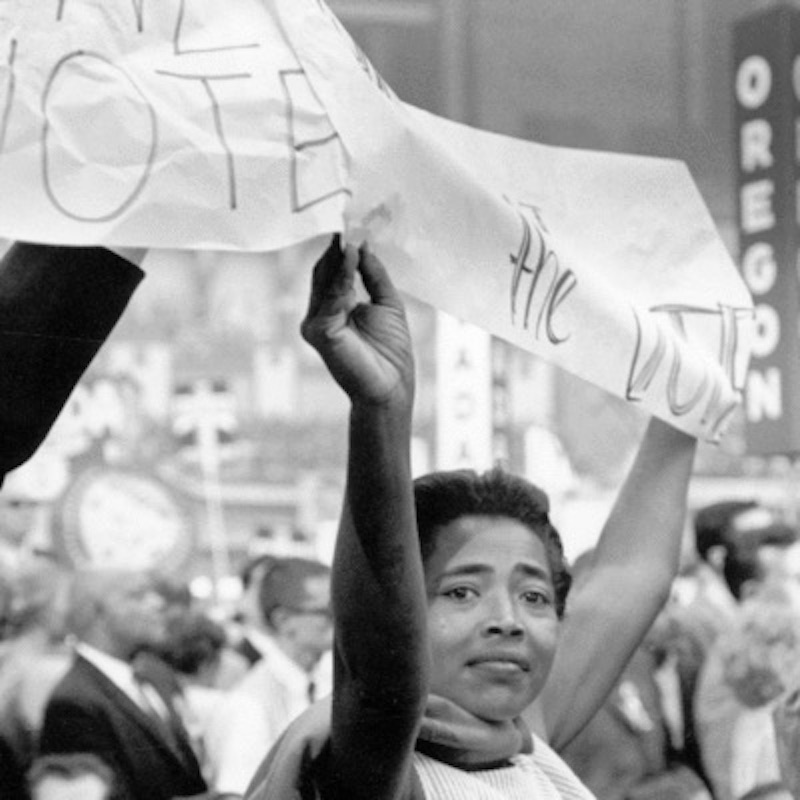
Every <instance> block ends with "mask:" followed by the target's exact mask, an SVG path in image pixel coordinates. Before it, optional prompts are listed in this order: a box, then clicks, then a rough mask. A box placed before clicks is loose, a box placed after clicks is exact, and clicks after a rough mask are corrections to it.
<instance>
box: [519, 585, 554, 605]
mask: <svg viewBox="0 0 800 800" xmlns="http://www.w3.org/2000/svg"><path fill="white" fill-rule="evenodd" d="M522 599H523V600H524V601H525V602H526V603H527V604H528V605H532V606H549V605H551V604H552V601H551V599H550V595H548V594H546V593H545V592H542V591H539V590H538V589H529V590H528V591H527V592H523V594H522Z"/></svg>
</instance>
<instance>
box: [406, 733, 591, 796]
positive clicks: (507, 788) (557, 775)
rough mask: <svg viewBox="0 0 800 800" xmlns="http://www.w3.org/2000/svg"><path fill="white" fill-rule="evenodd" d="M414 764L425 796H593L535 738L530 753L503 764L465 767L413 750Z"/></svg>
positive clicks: (555, 756)
mask: <svg viewBox="0 0 800 800" xmlns="http://www.w3.org/2000/svg"><path fill="white" fill-rule="evenodd" d="M414 768H415V770H416V772H417V775H418V776H419V778H420V781H421V783H422V787H423V790H424V792H425V798H426V800H531V798H536V800H594V795H593V794H592V793H591V792H590V791H589V790H588V789H587V788H586V787H585V786H584V785H583V784H582V783H581V782H580V780H579V779H578V778H577V777H576V776H575V774H574V773H573V772H572V771H571V770H570V769H569V767H568V766H567V765H566V764H565V763H564V762H563V761H562V760H561V758H559V756H558V755H556V753H555V752H554V751H553V750H551V749H550V747H548V746H547V744H545V742H544V741H542V740H541V739H539V738H535V743H534V748H533V753H532V754H531V755H524V754H520V755H518V756H514V758H512V759H511V762H510V763H509V766H507V767H499V768H494V769H484V770H470V771H466V770H463V769H458V768H457V767H451V766H449V765H448V764H445V763H444V762H442V761H438V760H436V759H433V758H429V757H428V756H425V755H423V754H422V753H415V754H414Z"/></svg>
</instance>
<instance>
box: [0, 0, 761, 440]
mask: <svg viewBox="0 0 800 800" xmlns="http://www.w3.org/2000/svg"><path fill="white" fill-rule="evenodd" d="M0 186H14V187H15V189H14V191H13V192H3V193H0V236H7V237H9V238H27V239H33V240H39V241H53V242H64V243H76V244H77V243H101V244H108V245H118V246H139V247H150V248H187V249H189V248H191V249H210V250H220V251H226V250H244V251H252V252H253V253H254V255H253V258H258V259H260V260H263V261H264V262H265V265H266V264H267V262H268V261H269V259H270V256H269V255H268V254H264V252H263V251H275V250H278V249H281V248H285V247H288V246H290V245H298V246H299V249H298V251H297V252H298V254H299V255H298V262H299V263H304V262H311V261H313V259H314V258H315V257H316V256H317V255H318V253H319V252H320V250H321V247H322V246H323V242H324V240H325V238H326V237H325V236H323V235H324V234H328V233H330V232H332V231H334V230H344V231H345V232H346V235H347V237H348V238H349V239H351V240H354V241H361V240H364V239H368V240H369V241H370V242H371V244H372V246H373V248H374V250H375V251H376V252H377V254H378V255H379V256H380V257H381V258H382V259H383V260H384V261H385V262H386V263H387V265H388V266H389V268H390V269H391V270H392V274H393V275H394V276H395V280H396V281H397V283H398V284H399V285H400V286H401V288H403V289H404V290H405V291H407V292H409V293H412V294H414V295H416V296H417V297H419V298H421V299H422V300H425V301H428V302H430V303H432V304H433V305H435V306H437V307H439V308H441V309H442V310H444V311H447V312H449V313H450V314H452V315H454V316H456V317H458V318H460V319H462V320H465V321H468V322H472V323H474V324H478V325H480V326H481V327H483V328H484V329H485V330H487V331H489V332H491V333H492V334H494V335H497V336H499V337H502V338H504V339H506V340H508V341H510V342H513V343H514V344H517V345H519V346H521V347H524V348H526V349H528V350H531V351H532V352H535V353H537V354H538V355H540V356H542V357H544V358H546V359H548V360H550V361H552V362H553V363H555V364H557V365H559V366H561V367H563V368H564V369H567V370H570V371H572V372H574V373H575V374H577V375H579V376H581V377H583V378H585V379H587V380H590V381H592V382H594V383H596V384H597V385H599V386H601V387H603V388H605V389H607V390H608V391H610V392H612V393H614V394H616V395H619V396H622V397H625V398H627V399H628V400H630V401H631V402H635V403H640V404H641V405H642V406H643V407H645V408H646V409H648V410H649V411H650V412H652V413H654V414H657V415H658V416H661V417H662V418H664V419H666V420H667V421H669V422H671V423H673V424H675V425H676V426H678V427H680V428H682V429H684V430H686V431H688V432H690V433H692V434H694V435H698V436H702V437H704V438H706V439H709V440H712V441H713V440H717V439H718V438H719V437H720V436H721V434H722V432H723V430H724V428H725V425H726V422H727V421H728V419H729V418H730V415H731V413H732V411H733V410H734V409H735V407H736V405H737V403H738V402H739V399H740V396H741V390H742V386H743V383H744V380H745V375H746V370H747V361H748V357H749V352H750V348H749V343H750V339H751V336H752V315H753V311H752V301H751V299H750V296H749V294H748V292H747V289H746V288H745V286H744V284H743V282H742V281H741V280H740V278H739V276H738V273H737V271H736V268H735V266H734V265H733V263H732V261H731V259H730V258H729V256H728V254H727V253H726V251H725V249H724V246H723V245H722V243H721V241H720V238H719V236H718V235H717V233H716V231H715V229H714V225H713V222H712V220H711V218H710V216H709V214H708V211H707V210H706V208H705V206H704V204H703V202H702V199H701V198H700V196H699V194H698V192H697V190H696V188H695V186H694V184H693V182H692V180H691V177H690V176H689V173H688V171H687V170H686V167H685V166H684V165H683V164H681V163H679V162H675V161H666V160H660V159H648V158H641V157H632V156H622V155H611V154H605V153H594V152H589V151H576V150H569V149H564V148H553V147H545V146H542V145H537V144H534V143H531V142H524V141H520V140H515V139H511V138H508V137H502V136H498V135H495V134H489V133H486V132H482V131H477V130H474V129H471V128H468V127H466V126H462V125H457V124H455V123H452V122H449V121H447V120H444V119H441V118H438V117H435V116H433V115H430V114H426V113H425V112H422V111H420V110H418V109H415V108H413V107H411V106H408V105H407V104H404V103H402V102H401V101H400V100H399V99H398V98H397V97H396V96H395V95H394V93H393V92H392V90H391V89H390V88H389V87H388V86H387V85H386V83H385V81H383V80H382V78H381V76H380V75H379V74H378V73H377V71H376V70H375V69H374V68H373V67H372V65H371V64H370V63H369V61H368V60H367V59H366V58H365V57H364V55H363V54H362V53H361V52H360V50H359V49H358V47H357V46H356V45H355V44H354V42H353V41H352V40H351V39H350V37H349V36H348V34H347V33H346V32H345V30H344V29H343V28H342V26H341V25H340V24H339V22H338V20H337V19H336V18H335V16H334V15H333V14H332V13H331V12H330V10H329V9H328V8H327V6H325V4H324V3H323V2H322V0H260V1H259V0H236V2H232V1H231V0H225V1H224V2H223V0H193V2H191V3H188V2H186V0H171V2H162V3H146V2H145V0H127V2H125V1H123V0H60V2H52V3H46V2H42V0H36V1H35V2H34V0H0ZM256 254H258V255H256ZM223 260H224V259H223Z"/></svg>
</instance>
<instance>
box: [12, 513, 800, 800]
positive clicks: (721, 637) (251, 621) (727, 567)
mask: <svg viewBox="0 0 800 800" xmlns="http://www.w3.org/2000/svg"><path fill="white" fill-rule="evenodd" d="M689 522H690V524H689V525H687V533H688V542H689V544H690V546H689V547H687V548H685V550H686V554H687V555H686V558H685V559H684V564H683V567H682V569H681V572H680V575H679V577H678V578H677V579H676V581H675V583H674V588H673V592H672V596H671V598H670V600H669V601H668V603H667V604H666V606H665V607H664V609H663V611H662V613H661V615H660V616H659V618H658V619H657V621H656V623H655V624H654V626H653V628H652V630H651V631H650V634H649V636H648V637H647V639H646V641H645V642H644V643H643V645H642V646H641V647H640V648H639V649H638V650H637V651H636V652H635V653H634V655H633V657H632V658H631V660H630V662H629V664H628V666H627V668H626V670H625V672H624V674H623V675H622V677H621V679H620V680H619V682H618V684H617V686H616V687H615V688H614V690H613V692H612V693H611V694H610V695H609V697H608V699H607V701H606V703H605V705H604V706H603V707H602V708H601V710H600V711H599V712H598V713H597V715H596V716H595V717H594V719H593V720H592V721H591V722H590V723H589V725H588V726H586V728H584V730H583V731H582V732H581V733H580V734H579V735H578V737H577V738H575V739H574V740H573V741H572V742H570V743H569V744H568V745H567V746H566V747H565V748H564V749H563V750H562V752H561V755H562V757H563V758H564V759H565V760H566V762H567V763H568V764H569V765H570V766H571V768H572V769H573V770H574V771H575V772H576V774H577V775H578V776H579V777H580V778H581V779H582V780H583V781H584V783H585V784H586V785H587V786H588V787H589V789H591V790H592V791H593V792H594V793H595V794H596V796H597V797H598V798H599V799H600V800H650V799H652V800H655V799H656V798H675V799H676V800H680V799H681V798H687V800H688V798H694V799H695V800H702V798H713V799H714V800H755V798H773V799H774V800H778V799H780V800H785V798H792V797H798V796H800V786H797V785H794V786H793V785H792V780H793V778H792V775H793V774H794V773H795V772H796V770H797V767H796V763H797V761H798V758H799V757H800V750H797V749H796V748H797V745H798V742H800V535H799V534H798V531H797V530H796V529H795V527H793V526H792V525H789V524H787V523H786V522H784V521H782V520H781V519H780V518H779V516H778V515H777V514H776V513H775V512H774V511H773V510H771V509H768V508H766V507H764V506H762V505H760V504H758V503H756V502H751V501H730V502H721V503H716V504H714V505H712V506H708V507H706V508H703V509H700V510H699V511H698V512H697V513H696V514H695V515H694V516H693V517H692V519H691V520H690V521H689ZM590 560H591V553H586V554H584V555H583V556H581V557H580V558H578V559H577V560H576V562H575V563H574V564H573V572H574V579H575V581H576V583H578V582H580V580H581V575H582V572H583V570H584V568H585V566H586V565H587V564H588V563H589V562H590ZM4 569H5V573H6V574H4V575H3V576H2V580H0V634H1V636H0V797H1V798H3V800H6V798H8V800H17V799H19V800H69V799H70V798H81V800H108V798H123V799H127V798H148V799H149V800H158V798H164V799H165V800H168V798H175V797H195V798H209V799H210V798H230V799H231V800H233V799H234V798H240V797H242V796H243V795H244V793H245V791H246V789H247V786H248V784H249V782H250V780H251V778H252V777H253V774H254V772H255V770H256V768H257V767H258V765H259V763H260V761H261V760H262V758H263V756H264V755H265V753H266V752H267V750H268V749H269V748H270V746H271V745H272V744H273V743H274V742H275V741H276V740H277V739H278V737H279V736H280V735H281V733H282V731H283V730H284V729H285V727H286V726H287V724H288V723H289V722H290V721H291V720H292V719H294V718H295V717H296V716H297V715H299V714H300V713H301V712H302V711H303V710H304V709H305V708H307V707H308V706H309V705H310V704H311V703H312V702H314V700H316V699H318V698H321V697H324V696H325V695H327V694H328V693H329V691H330V687H331V682H332V675H331V673H332V663H331V656H330V651H331V645H332V625H331V614H330V569H329V568H328V567H327V566H326V565H324V564H322V563H320V562H317V561H313V560H309V559H304V558H287V557H280V558H278V557H273V556H262V557H260V558H257V559H254V560H253V561H251V562H249V563H247V564H246V565H245V568H244V569H243V570H242V572H241V575H240V579H241V588H242V591H241V600H240V602H239V605H238V607H237V608H236V610H235V613H228V614H225V613H224V612H223V611H222V610H221V609H220V608H216V607H214V606H213V605H210V604H209V602H208V601H200V600H198V599H197V598H195V597H193V596H192V594H191V592H190V590H189V588H188V586H187V585H185V584H182V583H181V582H180V581H179V580H177V579H176V578H175V577H166V576H164V575H159V574H156V573H153V574H139V573H133V572H125V571H121V570H114V571H110V570H99V569H92V570H80V571H74V570H67V569H64V568H63V567H62V566H60V565H59V564H57V563H55V562H54V561H53V560H52V559H50V558H47V557H44V556H32V557H30V558H28V559H26V560H23V561H21V562H19V563H16V564H14V565H9V566H7V567H5V568H4ZM793 748H794V750H793ZM793 764H794V765H795V766H794V768H793V767H792V765H793ZM782 765H783V769H782Z"/></svg>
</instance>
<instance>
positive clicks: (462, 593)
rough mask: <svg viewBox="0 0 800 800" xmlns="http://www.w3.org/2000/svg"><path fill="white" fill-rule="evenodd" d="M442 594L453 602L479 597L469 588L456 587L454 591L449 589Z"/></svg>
mask: <svg viewBox="0 0 800 800" xmlns="http://www.w3.org/2000/svg"><path fill="white" fill-rule="evenodd" d="M442 594H444V596H445V597H449V598H450V599H451V600H469V599H471V598H473V597H477V595H478V593H477V592H476V591H475V590H474V589H473V588H471V587H469V586H454V587H453V588H452V589H447V590H446V591H444V592H443V593H442Z"/></svg>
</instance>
